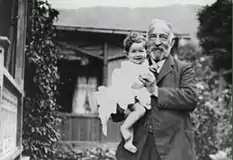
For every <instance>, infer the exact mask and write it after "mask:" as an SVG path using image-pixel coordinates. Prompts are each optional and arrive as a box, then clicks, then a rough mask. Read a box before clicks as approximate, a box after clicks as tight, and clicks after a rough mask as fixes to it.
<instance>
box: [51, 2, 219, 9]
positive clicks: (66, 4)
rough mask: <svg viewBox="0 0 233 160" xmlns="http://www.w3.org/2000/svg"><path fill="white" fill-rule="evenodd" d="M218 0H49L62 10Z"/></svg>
mask: <svg viewBox="0 0 233 160" xmlns="http://www.w3.org/2000/svg"><path fill="white" fill-rule="evenodd" d="M215 1H216V0H48V2H49V3H50V4H52V7H54V8H62V9H78V8H82V7H94V6H112V7H129V8H136V7H157V6H166V5H171V4H175V3H179V4H198V5H210V4H212V3H214V2H215Z"/></svg>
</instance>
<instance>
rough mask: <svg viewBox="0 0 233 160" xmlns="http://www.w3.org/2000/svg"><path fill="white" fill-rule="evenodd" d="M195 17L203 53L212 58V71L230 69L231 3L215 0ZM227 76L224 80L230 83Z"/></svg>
mask: <svg viewBox="0 0 233 160" xmlns="http://www.w3.org/2000/svg"><path fill="white" fill-rule="evenodd" d="M197 16H198V20H199V23H200V25H199V28H198V34H197V36H198V38H199V40H200V45H201V47H202V48H203V49H204V53H205V54H207V55H211V56H212V57H213V69H214V70H216V71H219V70H221V69H223V70H229V69H232V2H231V1H230V0H217V1H216V2H215V3H213V4H212V5H210V6H205V7H204V8H203V9H202V10H201V11H200V12H199V13H198V15H197ZM229 74H230V75H229ZM229 74H226V76H225V78H226V79H227V80H228V83H232V82H231V80H232V76H231V75H232V74H231V72H229Z"/></svg>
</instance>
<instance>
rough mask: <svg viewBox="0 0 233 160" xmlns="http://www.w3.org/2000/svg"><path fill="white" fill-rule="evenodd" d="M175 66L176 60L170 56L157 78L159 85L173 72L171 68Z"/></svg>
mask: <svg viewBox="0 0 233 160" xmlns="http://www.w3.org/2000/svg"><path fill="white" fill-rule="evenodd" d="M173 65H174V60H173V58H172V56H171V55H169V56H168V58H167V60H166V61H165V62H164V64H163V66H162V68H161V70H160V72H159V74H158V77H157V80H156V82H157V84H158V83H159V82H160V81H161V80H162V79H163V78H164V77H165V76H166V75H168V74H169V73H170V72H171V71H172V68H171V66H173Z"/></svg>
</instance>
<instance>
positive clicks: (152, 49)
mask: <svg viewBox="0 0 233 160" xmlns="http://www.w3.org/2000/svg"><path fill="white" fill-rule="evenodd" d="M149 50H150V51H151V52H154V51H161V52H163V51H164V48H161V47H151V48H150V49H149Z"/></svg>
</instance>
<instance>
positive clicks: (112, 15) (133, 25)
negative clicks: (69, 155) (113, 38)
mask: <svg viewBox="0 0 233 160" xmlns="http://www.w3.org/2000/svg"><path fill="white" fill-rule="evenodd" d="M201 8H202V6H199V5H180V4H174V5H169V6H163V7H153V8H134V9H131V8H127V7H90V8H80V9H77V10H67V9H60V10H59V12H60V14H59V17H58V18H59V19H58V21H57V22H56V23H55V24H56V25H67V26H85V27H96V28H109V29H133V30H147V28H148V26H149V24H150V23H151V20H152V19H155V18H158V19H164V20H166V21H169V22H170V23H171V24H172V25H173V30H174V32H175V33H189V34H190V35H191V36H192V37H196V33H197V29H198V25H199V23H198V21H197V16H196V15H197V13H198V11H199V10H200V9H201Z"/></svg>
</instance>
